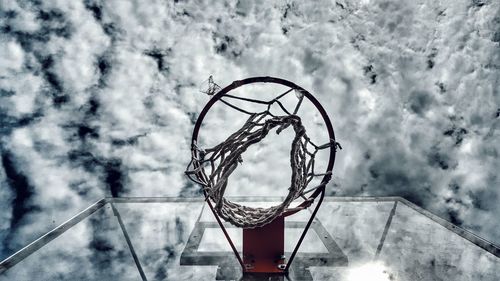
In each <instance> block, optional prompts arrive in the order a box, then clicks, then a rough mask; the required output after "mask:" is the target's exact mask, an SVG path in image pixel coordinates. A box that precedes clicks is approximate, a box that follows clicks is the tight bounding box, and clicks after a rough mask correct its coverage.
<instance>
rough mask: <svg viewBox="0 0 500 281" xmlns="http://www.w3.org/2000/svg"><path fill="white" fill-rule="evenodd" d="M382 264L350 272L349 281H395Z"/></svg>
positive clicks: (365, 266)
mask: <svg viewBox="0 0 500 281" xmlns="http://www.w3.org/2000/svg"><path fill="white" fill-rule="evenodd" d="M395 280H396V279H394V278H392V276H391V274H390V273H389V272H388V270H387V267H385V266H384V265H383V264H382V263H380V262H373V263H367V264H364V265H361V266H359V267H355V268H352V269H350V270H349V272H348V274H347V281H395Z"/></svg>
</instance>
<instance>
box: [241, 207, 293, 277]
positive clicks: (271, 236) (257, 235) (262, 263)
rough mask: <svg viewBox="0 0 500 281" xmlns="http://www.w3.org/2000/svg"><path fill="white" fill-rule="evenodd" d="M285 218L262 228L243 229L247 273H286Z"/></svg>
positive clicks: (282, 217)
mask: <svg viewBox="0 0 500 281" xmlns="http://www.w3.org/2000/svg"><path fill="white" fill-rule="evenodd" d="M284 254H285V217H284V216H279V217H277V218H276V219H274V220H273V221H272V222H271V223H269V224H266V225H264V226H262V227H257V228H248V229H243V264H244V272H245V273H278V274H279V273H284V272H285V271H284V269H285V256H284Z"/></svg>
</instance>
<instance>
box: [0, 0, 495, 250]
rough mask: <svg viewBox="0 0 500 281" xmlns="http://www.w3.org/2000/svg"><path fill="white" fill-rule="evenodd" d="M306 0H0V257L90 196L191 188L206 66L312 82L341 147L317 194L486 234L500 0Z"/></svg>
mask: <svg viewBox="0 0 500 281" xmlns="http://www.w3.org/2000/svg"><path fill="white" fill-rule="evenodd" d="M305 2H306V1H296V2H293V1H276V2H274V1H138V0H137V1H119V0H116V1H112V0H109V1H91V0H89V1H65V0H60V1H51V0H45V1H9V0H1V1H0V29H1V33H0V154H1V166H0V206H2V212H1V213H0V240H1V241H2V243H1V244H0V245H1V246H0V259H2V258H5V257H6V256H8V255H9V254H11V253H12V252H13V251H15V250H17V249H19V248H20V247H21V246H22V245H24V244H26V243H28V242H29V241H31V240H33V239H35V238H36V237H38V236H39V234H41V233H44V232H46V231H48V230H50V229H51V228H52V227H53V226H55V225H58V224H59V223H61V222H62V221H64V220H65V219H67V218H68V217H70V216H71V215H72V214H75V213H76V212H78V211H79V210H82V209H84V208H85V207H87V206H88V205H90V204H91V203H93V202H95V201H96V200H98V199H99V198H102V197H104V196H194V195H199V188H198V187H197V186H196V185H193V184H192V183H190V182H189V181H188V180H187V179H186V178H185V176H184V174H183V171H184V169H185V167H186V165H187V163H188V161H189V158H190V152H189V143H190V136H191V131H192V129H193V122H194V120H196V116H197V113H198V112H199V111H200V110H201V108H202V107H203V105H204V104H205V103H206V102H207V101H208V97H207V96H206V95H203V94H201V93H200V92H199V89H200V85H201V84H202V82H203V81H205V80H206V79H207V78H208V76H209V75H213V77H214V79H215V81H216V82H217V83H218V84H219V85H221V86H224V85H227V84H229V83H231V82H232V81H234V80H239V79H243V78H246V77H250V76H267V75H269V76H276V77H281V78H285V79H288V80H291V81H293V82H295V83H296V84H298V85H301V86H302V87H304V88H305V89H308V90H309V91H310V92H311V93H313V94H314V95H316V96H317V98H318V99H319V100H320V101H321V103H322V104H323V105H324V107H325V108H326V109H327V111H328V113H329V115H330V117H331V119H332V121H333V124H334V128H335V131H336V135H337V138H338V141H339V142H340V143H341V144H342V147H343V150H342V151H340V153H339V155H338V158H337V162H336V166H335V169H334V178H333V180H332V182H331V183H330V184H329V186H328V192H329V194H330V195H340V196H403V197H405V198H406V199H408V200H410V201H412V202H414V203H416V204H418V205H420V206H422V207H424V208H426V209H428V210H430V211H432V212H434V213H436V214H438V215H440V216H442V217H443V218H446V219H448V220H450V221H451V222H453V223H455V224H457V225H460V226H463V227H465V228H466V229H469V230H471V231H473V232H475V233H478V234H480V235H481V236H483V237H485V238H487V239H489V240H491V241H493V242H496V243H497V244H500V229H499V225H500V220H499V217H500V204H499V203H498V201H499V199H500V178H499V175H498V169H499V168H498V167H499V166H500V158H499V153H500V142H499V140H498V139H499V137H500V131H499V127H498V123H499V121H500V2H498V1H495V0H458V1H457V0H448V1H446V0H443V1H433V0H427V1H425V0H406V1H400V0H394V1H382V0H380V1H379V0H372V1H370V0H359V1H356V0H353V1H346V0H337V1H314V3H313V2H310V3H309V2H307V3H305ZM215 121H217V120H215ZM224 121H225V120H219V123H220V124H224ZM219 127H223V128H224V125H221V126H219ZM211 132H213V133H214V134H215V135H217V136H218V137H220V138H222V139H223V137H224V136H226V133H227V132H225V131H224V130H222V129H221V131H211ZM286 157H287V155H285V156H284V158H283V159H285V161H288V159H287V158H286ZM269 165H270V164H269ZM249 166H250V167H249ZM283 167H284V169H285V170H286V169H287V167H286V165H285V166H283ZM247 168H248V169H253V170H252V171H254V173H258V171H259V170H258V169H262V170H265V169H266V164H265V163H264V164H261V165H258V166H252V165H247ZM288 169H289V168H288ZM287 172H288V171H283V174H286V173H287ZM276 174H280V175H282V173H281V172H278V171H277V172H276ZM236 181H237V179H236Z"/></svg>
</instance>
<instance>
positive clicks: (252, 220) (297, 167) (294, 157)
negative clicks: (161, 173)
mask: <svg viewBox="0 0 500 281" xmlns="http://www.w3.org/2000/svg"><path fill="white" fill-rule="evenodd" d="M288 127H292V128H293V130H294V132H295V137H294V139H293V141H292V144H291V150H290V166H291V168H292V177H291V182H290V187H289V188H288V190H289V193H288V195H287V196H286V198H285V199H284V201H283V202H282V203H281V204H279V205H276V206H272V207H269V208H252V207H248V206H244V205H240V204H238V203H235V202H231V201H229V200H227V199H226V198H224V193H225V191H226V188H227V185H228V179H229V176H230V175H231V173H232V172H234V171H235V169H236V168H237V167H238V165H239V164H241V163H242V161H243V157H242V154H243V153H244V152H245V151H246V150H247V149H248V147H249V146H250V145H252V144H255V143H258V142H260V141H261V140H262V139H264V138H265V137H266V136H267V135H268V133H269V132H270V131H271V130H272V129H276V133H277V134H279V133H281V132H282V131H283V130H285V129H286V128H288ZM308 143H310V144H312V142H311V141H310V139H309V137H308V136H307V134H306V129H305V128H304V126H303V125H302V122H301V119H300V117H299V116H297V115H284V116H274V115H272V114H271V113H270V112H269V111H264V112H261V113H253V114H252V115H251V116H250V117H249V118H248V119H247V121H246V122H245V124H244V125H243V126H242V127H241V128H240V129H239V130H238V131H236V132H235V133H233V134H232V135H231V136H229V137H228V138H227V139H226V140H225V141H224V142H222V143H221V144H218V145H216V146H214V147H212V148H209V149H205V150H203V149H201V148H200V147H198V145H197V144H196V143H193V145H192V159H191V162H190V164H189V166H188V169H187V172H186V174H187V175H188V176H189V178H190V179H191V180H193V181H195V182H196V183H198V184H201V185H202V186H203V189H204V191H205V192H206V194H207V197H208V198H209V199H210V200H211V201H213V202H214V204H215V210H216V212H217V213H218V215H219V216H221V217H222V218H223V219H224V220H226V221H228V222H230V223H231V224H233V225H235V226H237V227H243V228H255V227H260V226H263V225H265V224H267V223H270V222H271V221H273V220H274V219H275V218H276V217H277V216H279V215H281V214H282V213H283V212H284V211H285V210H286V209H287V208H288V207H289V206H290V204H291V203H292V202H293V201H294V200H295V199H297V198H299V197H303V192H304V189H305V188H306V187H307V185H308V184H309V182H310V181H311V180H312V178H313V177H314V176H317V175H320V174H315V173H314V156H315V155H316V152H317V151H318V146H316V145H314V144H312V146H313V147H315V150H314V151H313V152H310V151H308V150H307V145H308ZM205 168H207V169H209V170H210V173H209V174H208V175H207V174H206V171H205ZM192 176H194V178H193V177H192ZM325 184H326V183H325ZM306 205H307V204H306Z"/></svg>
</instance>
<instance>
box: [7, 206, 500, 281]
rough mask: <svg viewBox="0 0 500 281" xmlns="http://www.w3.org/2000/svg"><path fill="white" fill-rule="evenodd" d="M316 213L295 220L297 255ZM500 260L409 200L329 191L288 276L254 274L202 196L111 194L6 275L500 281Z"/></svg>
mask: <svg viewBox="0 0 500 281" xmlns="http://www.w3.org/2000/svg"><path fill="white" fill-rule="evenodd" d="M233 200H236V201H238V202H242V203H248V205H253V206H255V205H268V204H273V203H276V202H279V198H274V199H266V200H263V199H262V198H235V199H233ZM309 216H310V213H309V211H308V210H306V211H302V212H299V213H298V214H295V215H292V216H289V217H287V218H286V223H285V251H286V252H288V255H289V252H291V251H292V249H293V246H294V245H295V243H296V242H297V239H298V237H299V235H300V233H301V231H302V229H303V227H304V226H305V224H306V222H307V220H308V218H309ZM227 229H228V232H229V234H230V235H231V237H232V239H233V241H234V242H235V244H236V247H237V249H241V248H242V245H241V244H242V230H241V229H239V228H235V227H232V226H231V225H229V224H228V225H227ZM499 256H500V250H499V248H498V247H497V246H495V245H493V244H492V243H489V242H487V241H485V240H483V239H481V238H479V237H477V236H475V235H474V234H472V233H470V232H467V231H465V230H463V229H460V228H458V227H456V226H454V225H452V224H450V223H448V222H446V221H444V220H442V219H440V218H439V217H437V216H434V215H432V214H430V213H429V212H427V211H425V210H422V209H420V208H419V207H417V206H415V205H413V204H412V203H410V202H408V201H406V200H404V199H402V198H392V197H391V198H352V197H351V198H337V197H327V198H325V201H324V202H323V204H322V206H321V208H320V209H319V212H318V214H317V217H316V219H315V220H314V222H313V224H312V226H311V229H310V230H309V232H308V234H307V236H306V237H305V239H304V242H303V243H302V246H301V248H300V250H299V252H298V254H297V256H296V258H295V260H294V261H293V263H292V266H291V268H290V272H289V274H288V275H287V276H272V277H271V279H269V277H263V276H260V277H256V276H246V275H242V273H241V268H240V267H239V264H238V262H237V260H236V258H235V257H234V254H233V253H232V251H231V248H230V246H229V244H228V242H227V241H226V239H225V238H224V235H223V233H222V231H221V230H220V228H219V226H218V225H217V223H216V221H215V219H214V216H213V214H212V213H211V211H210V209H209V208H208V206H206V204H205V203H204V201H203V199H202V198H191V199H189V198H184V199H182V198H106V199H102V200H100V201H99V202H97V203H96V204H94V205H92V206H90V207H89V208H87V209H86V210H84V211H82V212H81V213H80V214H78V215H76V216H75V217H73V218H71V219H70V220H68V221H67V222H65V223H64V224H62V225H61V226H59V227H58V228H56V229H54V230H53V231H51V232H49V233H47V234H46V235H44V236H42V237H41V238H40V239H38V240H36V241H34V242H33V243H31V244H29V245H28V246H26V247H25V248H23V249H21V250H20V251H19V252H17V253H15V254H14V255H12V256H10V257H8V258H7V259H5V260H4V261H2V262H1V263H0V280H258V279H259V278H260V279H263V280H349V281H358V280H500V258H499Z"/></svg>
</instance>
